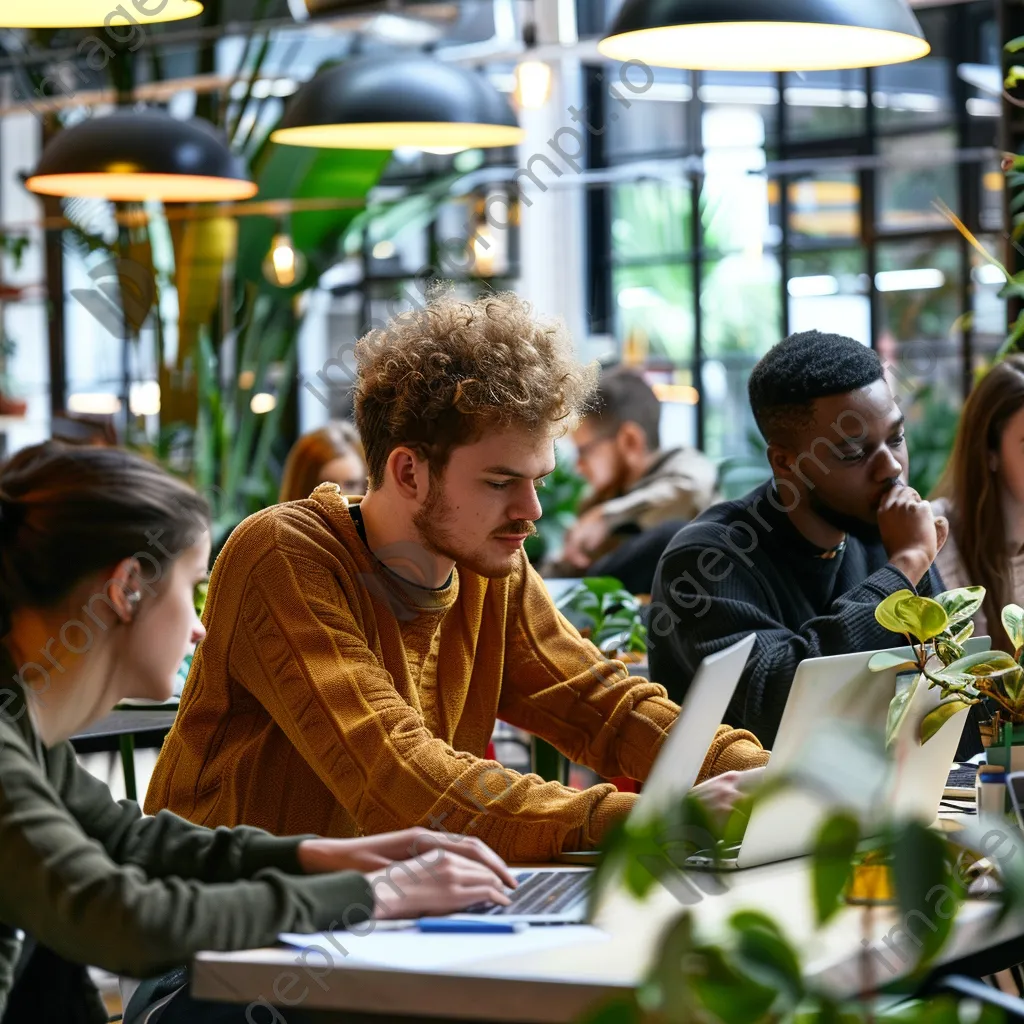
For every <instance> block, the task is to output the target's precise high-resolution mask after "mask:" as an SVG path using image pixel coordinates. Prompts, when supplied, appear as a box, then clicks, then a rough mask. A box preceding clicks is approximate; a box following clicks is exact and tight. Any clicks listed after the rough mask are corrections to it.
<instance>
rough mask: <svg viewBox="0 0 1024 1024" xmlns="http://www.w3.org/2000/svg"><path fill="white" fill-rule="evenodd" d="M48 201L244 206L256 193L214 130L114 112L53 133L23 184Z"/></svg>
mask: <svg viewBox="0 0 1024 1024" xmlns="http://www.w3.org/2000/svg"><path fill="white" fill-rule="evenodd" d="M25 186H26V188H28V189H29V190H30V191H32V192H38V193H39V194H40V195H47V196H81V197H90V198H100V199H112V200H122V201H126V202H131V201H135V202H142V201H144V200H147V199H159V200H162V201H163V202H166V203H197V202H220V201H225V200H237V199H249V198H251V197H252V196H254V195H255V194H256V191H257V186H256V185H255V184H254V183H253V182H252V181H251V180H250V179H249V176H248V174H247V173H246V169H245V165H244V164H243V163H242V161H241V160H240V159H239V158H238V157H236V156H235V155H234V154H233V153H232V152H231V151H230V150H229V149H228V147H227V144H226V143H225V141H224V139H223V137H222V136H221V135H219V134H218V133H217V131H216V130H215V129H214V127H213V126H212V125H211V124H209V123H208V122H206V121H202V120H200V119H199V118H192V119H191V120H188V121H179V120H177V119H176V118H173V117H171V116H170V115H169V114H164V113H161V112H159V111H152V110H147V111H142V112H137V111H127V110H126V111H117V112H115V113H113V114H111V115H110V116H109V117H96V118H89V119H88V120H85V121H81V122H79V123H78V124H76V125H74V126H72V127H71V128H65V129H64V130H63V131H61V132H58V133H57V134H56V135H55V136H54V137H53V139H51V140H50V142H49V143H47V145H46V148H45V149H44V150H43V153H42V156H41V157H40V159H39V166H38V167H37V168H36V169H35V171H34V172H33V174H32V175H31V176H30V177H29V178H28V180H27V181H26V182H25Z"/></svg>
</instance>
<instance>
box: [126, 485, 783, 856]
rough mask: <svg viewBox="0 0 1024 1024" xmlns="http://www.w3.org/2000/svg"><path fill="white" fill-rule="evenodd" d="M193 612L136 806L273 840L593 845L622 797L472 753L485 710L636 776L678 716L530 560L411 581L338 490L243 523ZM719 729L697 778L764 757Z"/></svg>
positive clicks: (485, 728)
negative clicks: (400, 836) (395, 568)
mask: <svg viewBox="0 0 1024 1024" xmlns="http://www.w3.org/2000/svg"><path fill="white" fill-rule="evenodd" d="M205 623H206V626H207V629H208V636H207V637H206V639H205V640H204V641H203V642H202V644H201V645H200V648H199V650H198V651H197V653H196V657H195V660H194V663H193V665H192V671H191V674H190V675H189V679H188V683H187V685H186V687H185V692H184V695H183V697H182V702H181V710H180V712H179V714H178V719H177V722H176V723H175V726H174V729H173V730H172V732H171V734H170V735H169V736H168V738H167V741H166V742H165V744H164V747H163V750H162V752H161V754H160V758H159V760H158V762H157V765H156V771H155V773H154V775H153V778H152V781H151V783H150V787H149V791H148V794H147V797H146V811H147V812H149V813H155V812H156V811H158V810H160V809H162V808H168V809H170V810H171V811H174V812H175V813H177V814H180V815H181V816H183V817H185V818H188V819H189V820H191V821H194V822H197V823H199V824H203V825H208V826H217V825H238V824H247V825H256V826H260V827H262V828H265V829H267V830H269V831H271V832H273V833H276V834H278V835H295V834H302V833H317V834H319V835H327V836H353V835H359V834H367V833H378V832H385V831H390V830H392V829H400V828H405V827H408V826H410V825H425V826H427V827H431V828H436V829H443V830H445V831H448V832H458V833H470V834H473V835H477V836H479V837H480V838H481V839H483V840H484V841H485V842H486V843H488V844H489V845H490V846H491V847H492V848H493V849H495V850H496V851H497V852H498V853H499V854H501V855H502V856H503V857H505V858H506V859H508V860H511V861H535V860H546V859H550V858H551V857H553V856H554V855H555V854H557V853H559V852H560V851H563V850H580V849H588V848H591V847H593V846H594V845H595V844H596V843H597V842H598V841H599V840H600V838H601V837H602V835H603V834H604V832H605V831H606V830H607V829H608V827H609V826H610V824H611V823H612V822H613V821H614V820H615V819H617V818H620V817H621V816H623V815H624V814H626V813H627V812H628V811H629V808H630V807H631V805H632V802H633V800H634V799H635V797H634V796H633V795H632V794H627V793H619V792H617V791H616V790H615V788H614V787H613V786H611V785H606V784H603V785H598V786H593V787H591V788H590V789H587V790H584V791H582V792H580V791H578V790H573V789H569V788H567V787H565V786H561V785H559V784H558V783H554V782H543V781H542V780H541V779H540V778H538V777H537V776H535V775H520V774H518V773H516V772H512V771H508V770H507V769H505V768H503V767H502V766H501V765H499V764H497V763H496V762H494V761H487V760H484V754H485V751H486V748H487V743H488V741H489V739H490V737H491V732H492V730H493V729H494V723H495V720H496V719H497V718H501V719H502V720H503V721H506V722H509V723H511V724H512V725H516V726H519V727H521V728H523V729H526V730H528V731H529V732H531V733H534V734H536V735H537V736H540V737H543V738H544V739H546V740H548V741H549V742H550V743H552V744H554V746H556V747H557V748H558V749H559V750H560V751H561V752H562V753H563V754H565V755H566V756H567V757H569V758H571V759H572V760H573V761H575V762H576V763H578V764H582V765H586V766H588V767H590V768H593V769H594V770H595V771H596V772H598V773H599V774H600V775H601V776H603V777H606V778H610V777H615V776H628V777H630V778H634V779H641V780H642V779H644V778H645V777H646V776H647V773H648V771H649V770H650V767H651V764H652V762H653V760H654V758H655V755H656V754H657V752H658V749H659V747H660V746H661V743H662V741H663V740H664V738H665V733H666V730H667V729H668V728H669V726H670V725H671V724H672V722H673V721H674V720H675V717H676V714H677V711H678V709H677V707H676V705H675V704H673V703H671V702H670V701H669V700H668V699H667V698H666V696H665V691H664V690H663V689H662V688H661V687H660V686H657V685H655V684H654V683H649V682H647V681H645V680H643V679H637V678H632V677H630V676H629V675H628V674H627V672H626V670H625V668H624V667H623V665H622V664H621V663H620V662H616V661H608V660H606V659H605V658H603V656H602V655H601V654H600V653H599V652H598V650H597V649H596V648H595V647H594V646H593V645H592V644H590V643H589V642H588V641H586V640H583V639H582V638H581V637H580V635H579V634H578V633H577V632H576V630H575V629H573V627H572V626H571V625H570V624H569V623H568V622H567V621H566V620H565V619H564V618H563V617H562V616H561V615H560V614H559V613H558V612H557V611H556V609H555V608H554V606H553V605H552V603H551V600H550V598H549V596H548V593H547V590H546V588H545V586H544V583H543V581H542V580H541V579H540V577H539V576H538V575H537V574H536V572H535V571H534V570H533V569H532V568H531V567H530V565H529V563H528V561H527V560H526V558H525V556H523V557H522V558H521V561H520V562H519V564H518V565H517V566H516V568H515V570H514V571H513V573H512V574H511V575H510V576H509V577H507V578H506V579H497V580H488V579H485V578H483V577H481V576H477V575H475V574H473V573H470V572H466V571H462V572H460V571H458V570H456V571H455V572H454V573H453V574H452V578H451V581H450V582H449V584H448V585H447V586H446V587H444V588H443V589H441V590H423V589H420V588H416V587H412V586H410V585H408V584H403V582H402V581H401V580H400V579H399V578H398V577H396V576H395V575H394V574H392V573H391V572H389V571H388V570H387V569H385V568H384V567H383V566H382V565H381V564H380V563H379V562H378V561H377V560H376V559H375V558H374V556H373V554H372V553H371V552H370V551H369V549H368V548H367V547H366V545H365V544H364V543H363V542H362V540H361V538H360V536H359V533H358V531H357V530H356V527H355V524H354V522H353V519H352V516H351V515H350V513H349V502H348V500H347V499H346V498H344V497H343V496H342V495H341V493H340V492H339V490H338V488H337V487H336V486H334V485H321V486H320V487H319V488H317V490H316V491H314V493H313V495H312V496H311V497H310V498H309V499H307V500H305V501H297V502H290V503H288V504H285V505H278V506H276V507H274V508H270V509H266V510H265V511H263V512H260V513H258V514H256V515H254V516H252V517H250V518H249V519H247V520H246V521H245V522H244V523H243V524H242V525H241V526H240V527H239V528H238V529H237V530H236V531H235V532H234V534H233V535H232V537H231V539H230V540H229V541H228V544H227V545H226V546H225V548H224V551H223V552H222V554H221V555H220V557H219V558H218V560H217V564H216V566H215V567H214V570H213V576H212V579H211V581H210V590H209V596H208V599H207V604H206V612H205ZM767 758H768V755H767V753H766V752H765V751H764V750H762V749H761V747H760V745H759V744H758V742H757V740H756V739H755V738H754V736H753V735H751V734H750V733H748V732H743V731H735V730H731V729H728V728H727V727H725V726H723V727H721V728H720V729H719V732H718V735H717V736H716V738H715V741H714V744H713V746H712V748H711V750H710V751H709V752H708V754H707V757H706V759H705V761H704V765H703V768H702V770H701V778H707V777H709V776H711V775H715V774H718V773H720V772H723V771H727V770H729V769H738V768H750V767H754V766H756V765H762V764H764V763H765V762H766V761H767Z"/></svg>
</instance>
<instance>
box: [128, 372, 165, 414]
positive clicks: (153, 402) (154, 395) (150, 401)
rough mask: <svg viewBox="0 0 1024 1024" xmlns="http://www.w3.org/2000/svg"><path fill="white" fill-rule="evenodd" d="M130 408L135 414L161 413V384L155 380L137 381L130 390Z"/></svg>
mask: <svg viewBox="0 0 1024 1024" xmlns="http://www.w3.org/2000/svg"><path fill="white" fill-rule="evenodd" d="M128 408H129V409H131V411H132V415H133V416H157V415H159V413H160V384H159V383H158V382H157V381H155V380H145V381H140V382H136V383H134V384H132V385H131V387H130V388H129V390H128Z"/></svg>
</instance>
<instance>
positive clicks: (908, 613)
mask: <svg viewBox="0 0 1024 1024" xmlns="http://www.w3.org/2000/svg"><path fill="white" fill-rule="evenodd" d="M896 618H897V619H899V620H900V621H901V622H904V623H906V631H907V632H909V633H910V634H911V636H915V637H917V639H918V640H920V641H922V642H923V641H925V640H931V638H932V637H934V636H938V635H939V634H940V633H941V632H942V631H943V630H944V629H945V628H946V627H947V626H948V625H949V616H947V615H946V611H945V609H944V608H943V607H942V605H941V604H939V602H938V601H933V600H932V599H931V598H930V597H917V596H911V597H905V598H903V600H901V601H899V602H897V604H896Z"/></svg>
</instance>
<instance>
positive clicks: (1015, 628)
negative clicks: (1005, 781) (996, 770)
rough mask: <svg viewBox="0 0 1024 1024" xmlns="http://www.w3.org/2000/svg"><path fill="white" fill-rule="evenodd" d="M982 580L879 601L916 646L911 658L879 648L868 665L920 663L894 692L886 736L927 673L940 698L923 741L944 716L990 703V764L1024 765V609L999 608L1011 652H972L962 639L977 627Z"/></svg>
mask: <svg viewBox="0 0 1024 1024" xmlns="http://www.w3.org/2000/svg"><path fill="white" fill-rule="evenodd" d="M984 597H985V589H984V587H970V588H965V589H962V590H953V591H949V592H947V593H945V594H940V595H938V597H937V598H935V599H934V600H932V599H931V598H927V597H918V596H917V595H915V594H913V593H911V591H909V590H903V591H899V592H898V593H896V594H893V595H891V596H890V597H888V598H886V599H885V600H884V601H882V602H881V603H880V604H879V605H878V607H877V608H876V609H875V618H876V619H877V620H878V622H879V623H880V624H881V625H883V626H885V628H886V629H889V630H892V632H894V633H902V634H904V635H905V636H906V637H907V640H908V642H909V643H910V644H911V647H912V649H913V651H914V656H915V657H914V660H913V661H907V660H906V659H903V658H900V657H899V656H898V655H893V654H891V653H889V652H882V653H880V654H877V655H876V656H875V657H874V658H873V659H872V660H871V663H870V665H871V668H872V669H873V670H875V671H883V670H885V669H891V668H894V667H895V668H907V669H916V670H917V671H918V673H919V675H918V677H917V678H916V679H915V681H914V683H913V684H912V686H911V687H910V688H908V689H905V690H903V691H902V692H901V693H899V694H897V696H896V697H895V698H894V699H893V702H892V705H891V707H890V710H889V728H888V729H887V733H888V737H889V738H891V736H892V734H893V733H894V731H895V729H896V727H897V726H898V725H899V722H900V721H901V720H902V718H903V714H904V713H905V710H906V707H907V705H908V704H909V698H910V694H911V693H912V692H913V686H916V685H918V683H919V681H920V679H921V678H925V679H926V680H927V682H928V685H929V686H938V687H941V697H942V702H941V703H940V704H939V706H938V707H937V708H935V709H934V710H933V711H932V712H930V713H929V714H928V715H927V716H926V717H925V719H924V721H923V722H922V724H921V742H922V743H924V742H927V741H928V740H929V739H931V737H932V736H934V735H935V733H936V732H938V730H939V728H940V727H941V726H942V724H943V722H945V721H947V720H948V719H949V718H951V717H952V716H953V715H956V714H958V713H959V712H961V711H964V710H966V709H967V708H968V707H970V706H971V705H972V704H978V703H981V702H983V701H984V702H985V704H986V706H987V707H988V708H989V709H990V710H991V711H992V722H991V724H990V725H988V726H987V727H986V729H985V730H984V732H985V733H987V734H988V735H987V736H986V737H985V739H986V752H987V757H988V761H989V763H990V764H998V765H1002V766H1003V767H1005V768H1007V769H1010V770H1021V769H1024V667H1022V666H1024V608H1021V607H1019V606H1018V605H1013V604H1011V605H1007V606H1006V607H1005V608H1004V609H1003V612H1002V623H1003V628H1004V629H1005V630H1006V634H1007V636H1008V637H1009V638H1010V641H1011V643H1012V644H1013V648H1014V653H1013V654H1012V655H1010V654H1007V653H1006V652H1005V651H979V652H976V653H974V654H967V653H966V651H965V650H964V646H963V645H964V643H966V641H967V639H968V638H969V637H970V636H971V634H972V633H973V631H974V624H973V622H971V621H970V619H971V617H972V616H973V615H974V614H975V613H976V612H977V610H978V608H980V607H981V602H982V601H983V600H984Z"/></svg>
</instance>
